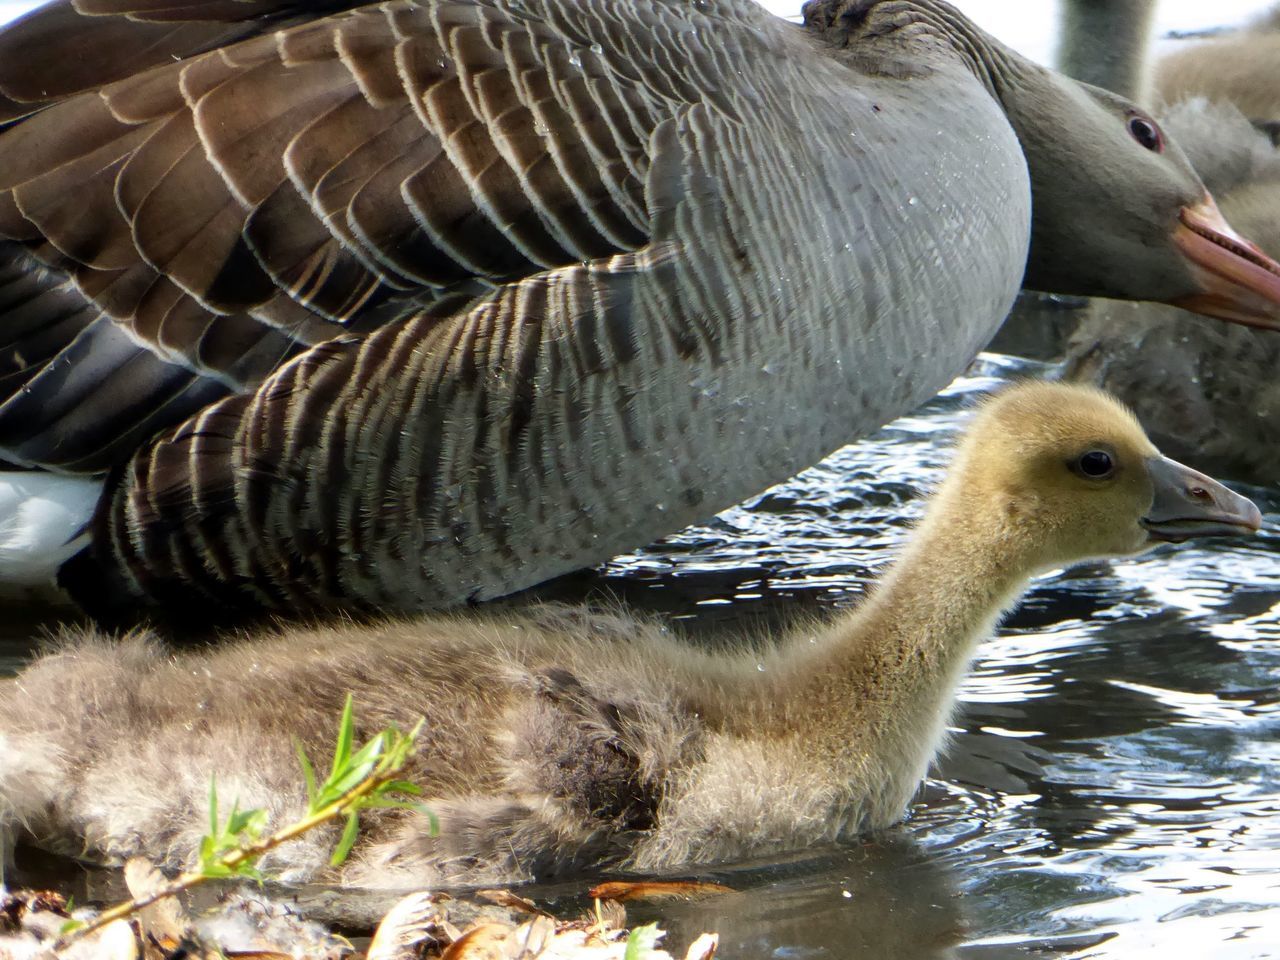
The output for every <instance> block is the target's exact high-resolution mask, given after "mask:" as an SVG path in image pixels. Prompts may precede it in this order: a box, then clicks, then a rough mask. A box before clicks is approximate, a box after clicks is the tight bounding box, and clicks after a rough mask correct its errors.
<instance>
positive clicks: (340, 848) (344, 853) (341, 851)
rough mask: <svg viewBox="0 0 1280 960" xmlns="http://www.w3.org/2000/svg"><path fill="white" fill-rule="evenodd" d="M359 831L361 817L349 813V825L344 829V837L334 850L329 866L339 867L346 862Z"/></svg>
mask: <svg viewBox="0 0 1280 960" xmlns="http://www.w3.org/2000/svg"><path fill="white" fill-rule="evenodd" d="M359 831H360V818H359V817H358V816H357V815H356V814H355V813H348V814H347V825H346V826H345V827H343V829H342V839H341V840H339V841H338V845H337V846H336V847H335V848H334V850H333V856H331V857H330V858H329V866H331V867H337V866H341V865H342V864H343V863H345V862H346V860H347V857H348V856H349V855H350V853H351V848H352V847H353V846H355V843H356V834H357V833H359Z"/></svg>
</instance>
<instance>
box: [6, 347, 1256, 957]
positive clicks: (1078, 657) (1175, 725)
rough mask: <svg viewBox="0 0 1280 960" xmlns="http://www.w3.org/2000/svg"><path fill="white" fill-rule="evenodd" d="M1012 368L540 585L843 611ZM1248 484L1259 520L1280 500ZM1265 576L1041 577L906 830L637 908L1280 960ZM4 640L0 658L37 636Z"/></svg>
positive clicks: (683, 601) (921, 946)
mask: <svg viewBox="0 0 1280 960" xmlns="http://www.w3.org/2000/svg"><path fill="white" fill-rule="evenodd" d="M1027 372H1032V373H1035V372H1040V371H1039V368H1029V367H1027V366H1026V365H1020V364H1016V363H1015V362H1013V361H1010V360H1007V359H1006V358H1003V357H998V356H991V355H988V356H984V358H983V359H982V360H981V361H980V362H979V363H978V364H977V365H976V367H975V369H974V370H973V371H972V372H971V375H970V376H969V377H967V378H965V379H963V380H961V381H958V382H957V383H956V384H955V385H953V387H952V389H951V390H950V391H949V392H948V393H947V394H945V395H944V396H943V397H940V398H939V399H937V400H935V401H933V402H932V403H931V404H929V405H928V406H927V407H926V408H924V409H923V410H921V411H920V412H919V413H918V414H917V415H915V416H913V417H909V418H906V419H903V420H900V421H897V422H896V423H894V424H893V425H892V426H890V427H889V428H888V429H886V430H884V431H882V432H881V433H880V434H879V435H878V436H876V437H875V438H874V439H872V440H868V441H866V442H863V443H858V444H854V445H852V446H850V447H847V448H845V449H844V450H842V451H840V452H839V453H837V454H836V455H834V456H833V457H831V458H830V459H828V460H827V461H825V462H824V463H823V464H821V465H820V466H818V467H815V468H814V469H812V470H809V471H807V472H806V473H804V474H803V475H801V476H800V477H798V478H797V479H796V480H794V481H793V482H791V483H788V484H786V485H784V486H782V487H779V488H776V489H775V490H773V491H771V492H769V493H767V494H766V495H764V496H763V497H761V498H759V499H757V500H756V501H754V502H753V503H751V504H749V505H747V506H745V507H741V508H738V509H735V510H731V511H729V512H727V513H725V514H723V515H721V516H720V517H718V518H716V519H715V520H714V521H712V522H711V523H709V524H708V525H706V526H702V527H697V528H693V529H690V530H687V531H685V532H684V533H682V534H680V535H678V536H676V537H672V538H670V539H668V540H666V541H664V542H662V543H661V544H658V545H656V546H654V547H651V548H648V549H646V550H642V551H639V552H637V553H634V554H631V555H628V556H625V557H621V558H619V559H617V560H615V561H614V562H612V563H610V564H608V565H607V566H606V567H604V568H603V569H602V570H600V571H596V572H594V573H592V574H590V575H586V574H584V575H581V576H576V577H572V578H567V579H565V580H563V581H561V582H560V583H558V584H556V585H555V586H554V588H551V589H549V590H545V591H542V592H543V593H545V594H547V595H554V596H558V597H571V598H572V597H581V596H599V595H600V594H602V593H605V594H613V595H616V596H619V597H622V598H623V599H625V600H626V601H627V602H628V603H631V604H635V605H637V606H642V607H646V608H651V609H655V610H659V611H662V612H664V613H667V614H669V615H671V616H673V617H676V618H678V619H681V620H683V621H685V622H686V623H687V625H688V626H689V629H690V632H691V633H693V634H695V635H708V636H715V635H716V634H723V633H726V632H728V631H732V630H735V629H741V627H742V625H743V624H749V625H751V626H752V627H753V628H754V627H757V626H759V625H761V624H767V623H771V622H777V621H780V620H786V619H787V618H789V617H791V616H794V615H795V614H796V613H797V612H800V611H803V612H811V611H813V610H814V609H815V608H822V607H832V606H839V605H843V604H847V603H850V602H852V601H854V600H855V599H856V598H857V597H858V596H859V595H860V593H861V591H862V587H863V585H864V584H865V583H866V581H867V579H868V578H869V577H870V576H871V575H873V573H874V571H875V569H876V568H877V567H878V566H880V565H881V564H882V563H884V562H885V561H886V559H887V558H888V556H889V555H890V553H891V551H892V548H893V547H894V545H895V544H897V543H898V542H899V541H900V540H901V539H902V538H903V536H904V535H905V534H906V527H907V524H908V522H909V520H910V519H911V518H913V517H915V516H916V515H917V512H918V507H919V497H920V493H921V490H922V488H924V487H925V486H926V485H927V484H928V483H929V482H930V481H932V480H933V479H934V478H936V477H937V475H938V472H939V470H940V468H941V465H942V464H943V462H944V461H945V456H946V452H945V444H946V441H947V438H948V437H949V435H950V434H952V433H953V432H954V430H955V428H956V427H957V425H958V424H960V423H962V422H963V420H964V416H965V410H966V408H967V407H968V406H969V405H970V404H971V402H972V398H973V396H974V395H975V394H978V393H980V392H982V391H984V390H986V389H989V388H990V387H991V386H993V385H995V384H996V383H998V382H999V381H1000V380H1002V379H1005V378H1007V377H1008V376H1010V375H1015V374H1019V373H1027ZM1248 492H1249V493H1250V494H1251V495H1252V496H1254V497H1255V498H1256V499H1259V500H1260V502H1261V505H1262V506H1263V509H1264V511H1265V512H1267V513H1268V522H1269V526H1270V525H1272V524H1274V522H1275V519H1276V511H1277V510H1278V509H1280V500H1278V499H1276V498H1275V497H1274V495H1270V496H1269V495H1268V494H1267V492H1266V491H1258V490H1250V491H1248ZM1277 561H1280V553H1277V537H1276V536H1275V534H1274V533H1271V532H1264V533H1263V534H1262V535H1261V536H1259V537H1258V538H1256V539H1254V540H1252V541H1248V542H1223V543H1216V544H1211V545H1209V546H1204V547H1197V548H1181V549H1176V550H1174V549H1168V548H1166V549H1163V550H1161V551H1159V552H1157V553H1155V554H1152V555H1150V556H1146V557H1143V558H1141V559H1138V560H1131V561H1125V562H1122V563H1114V564H1108V565H1102V564H1098V565H1093V566H1089V567H1082V568H1076V569H1074V570H1071V571H1068V572H1065V573H1061V574H1058V575H1056V576H1053V577H1049V578H1046V579H1044V580H1042V581H1040V582H1039V583H1038V584H1037V585H1036V587H1035V589H1034V590H1033V591H1032V592H1031V594H1030V595H1029V596H1028V598H1027V600H1026V601H1025V603H1024V604H1023V606H1022V608H1021V609H1020V611H1019V612H1018V613H1017V614H1016V615H1015V616H1014V617H1013V618H1012V619H1011V620H1010V621H1009V622H1008V623H1007V624H1006V625H1005V626H1004V627H1003V628H1002V629H1001V631H1000V633H999V635H998V636H997V637H995V638H994V639H992V640H990V641H989V642H987V643H986V644H985V645H984V646H983V647H982V649H981V651H980V655H979V659H978V661H977V662H976V664H975V668H974V671H973V673H972V675H971V676H970V677H969V678H968V679H967V680H966V682H965V684H964V688H963V692H962V696H961V700H962V703H963V713H962V714H961V716H960V717H959V719H958V728H957V732H956V736H955V740H954V742H953V745H952V748H951V750H950V752H949V754H948V755H947V757H946V758H945V759H944V760H943V762H942V763H941V764H940V765H939V768H938V769H937V770H936V771H935V777H934V779H932V780H930V781H929V783H928V784H926V786H925V788H924V789H923V790H922V792H921V794H920V796H919V798H918V801H917V803H916V804H915V806H914V809H913V811H912V814H911V817H910V819H909V821H908V822H907V823H906V824H905V825H903V826H902V827H900V828H897V829H895V830H893V831H890V832H889V833H888V834H887V835H885V836H881V837H877V838H875V839H873V840H868V841H864V842H861V843H858V844H855V845H851V846H848V847H844V848H836V849H829V850H815V851H810V852H808V853H806V854H805V855H804V856H801V857H796V858H793V859H792V860H789V861H787V862H785V863H777V862H772V863H767V864H748V865H742V866H738V867H734V868H732V869H725V870H720V871H717V872H714V873H712V874H709V876H711V877H712V878H714V879H719V880H722V881H724V882H726V883H729V884H730V885H731V886H734V887H735V888H737V889H739V890H741V891H742V892H741V893H739V894H737V895H735V896H731V897H726V898H722V899H717V900H712V901H705V902H702V903H688V904H678V905H674V906H672V905H663V906H661V907H653V908H641V909H640V910H637V911H633V917H634V918H640V917H645V916H647V917H652V918H655V919H659V920H661V921H662V923H663V925H664V926H666V927H667V928H668V929H669V930H670V938H671V940H672V945H673V946H679V947H681V948H682V945H683V944H684V943H686V942H687V941H688V940H689V939H691V938H692V937H693V936H694V935H695V934H696V933H698V932H700V931H702V930H719V931H720V933H721V937H722V947H721V956H724V957H726V958H778V960H792V958H796V960H800V958H809V957H814V958H817V957H832V958H847V957H868V958H872V957H875V958H932V957H962V958H1006V957H1009V958H1012V957H1049V956H1052V957H1057V956H1070V957H1123V958H1126V960H1129V958H1138V957H1161V958H1183V957H1187V958H1199V957H1205V958H1246V957H1273V956H1274V957H1280V707H1278V706H1277V704H1278V703H1280V694H1278V692H1277V691H1280V562H1277ZM6 632H7V633H8V635H9V636H10V638H11V639H10V641H8V645H7V646H5V647H3V648H0V654H2V655H4V656H6V657H9V658H10V659H9V661H8V662H9V663H12V662H13V660H12V659H11V658H12V657H13V656H20V655H21V653H22V652H23V651H24V650H25V649H26V648H27V646H28V645H29V636H30V633H31V631H30V629H28V628H27V627H26V626H24V625H12V626H10V627H8V628H7V629H6ZM576 888H577V889H580V885H578V886H577V887H576ZM544 893H546V894H552V895H553V894H555V893H556V891H554V890H548V891H544Z"/></svg>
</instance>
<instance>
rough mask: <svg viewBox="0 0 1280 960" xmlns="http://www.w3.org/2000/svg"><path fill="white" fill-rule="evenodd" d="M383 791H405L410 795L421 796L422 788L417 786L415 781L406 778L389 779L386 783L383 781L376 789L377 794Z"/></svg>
mask: <svg viewBox="0 0 1280 960" xmlns="http://www.w3.org/2000/svg"><path fill="white" fill-rule="evenodd" d="M383 792H386V793H407V794H409V795H410V796H414V797H420V796H422V788H421V787H420V786H418V785H417V784H416V783H410V782H409V781H408V780H391V781H389V782H387V783H384V784H383V785H382V786H381V787H380V788H379V789H378V793H379V794H382V793H383Z"/></svg>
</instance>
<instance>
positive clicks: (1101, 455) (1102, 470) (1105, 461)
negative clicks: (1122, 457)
mask: <svg viewBox="0 0 1280 960" xmlns="http://www.w3.org/2000/svg"><path fill="white" fill-rule="evenodd" d="M1073 466H1074V467H1075V469H1076V473H1078V474H1080V476H1082V477H1088V478H1089V479H1090V480H1102V479H1105V478H1106V477H1109V476H1111V474H1112V473H1114V472H1115V469H1116V464H1115V461H1114V460H1113V459H1112V458H1111V454H1109V453H1107V451H1105V450H1090V451H1089V452H1088V453H1085V454H1081V456H1080V458H1079V459H1078V460H1077V461H1076V462H1075V463H1074V464H1073Z"/></svg>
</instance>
